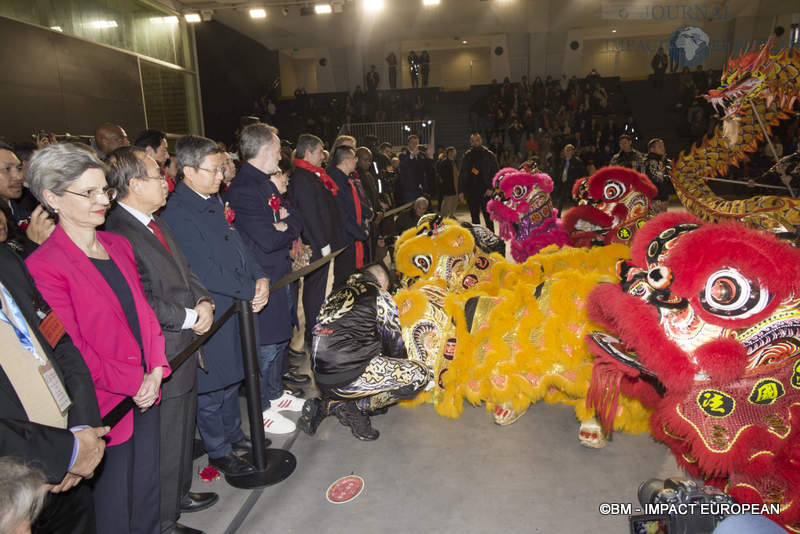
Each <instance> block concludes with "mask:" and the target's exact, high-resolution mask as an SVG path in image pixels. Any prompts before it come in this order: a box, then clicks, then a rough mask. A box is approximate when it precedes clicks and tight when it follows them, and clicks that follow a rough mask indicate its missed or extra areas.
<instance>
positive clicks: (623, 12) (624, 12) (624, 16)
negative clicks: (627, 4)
mask: <svg viewBox="0 0 800 534" xmlns="http://www.w3.org/2000/svg"><path fill="white" fill-rule="evenodd" d="M628 14H629V13H628V10H627V9H625V8H624V7H623V8H622V9H620V10H619V18H621V19H627V18H628Z"/></svg>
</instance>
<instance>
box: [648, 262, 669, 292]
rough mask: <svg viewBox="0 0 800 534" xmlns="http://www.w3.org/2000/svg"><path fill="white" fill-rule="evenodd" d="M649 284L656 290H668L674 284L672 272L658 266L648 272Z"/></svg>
mask: <svg viewBox="0 0 800 534" xmlns="http://www.w3.org/2000/svg"><path fill="white" fill-rule="evenodd" d="M647 283H648V284H650V287H653V288H655V289H666V288H668V287H669V286H670V285H671V284H672V271H670V270H669V268H667V267H665V266H663V265H657V266H655V267H653V268H652V269H650V270H649V271H648V272H647Z"/></svg>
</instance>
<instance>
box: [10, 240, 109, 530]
mask: <svg viewBox="0 0 800 534" xmlns="http://www.w3.org/2000/svg"><path fill="white" fill-rule="evenodd" d="M0 304H2V308H0V347H2V349H0V456H14V457H16V458H19V459H21V460H22V461H23V462H24V463H25V464H27V465H29V466H31V467H37V468H40V469H41V470H42V471H43V472H44V475H45V479H46V481H47V483H48V484H53V486H52V487H51V488H50V493H49V494H48V495H47V497H46V499H45V505H44V509H43V510H42V513H41V515H40V516H39V519H38V520H37V523H36V524H35V527H34V531H35V532H47V533H57V534H58V533H93V532H94V531H95V518H94V505H93V501H92V496H91V492H90V491H89V487H88V486H87V485H86V484H81V482H82V481H83V480H84V479H88V478H91V476H92V474H93V473H94V470H95V468H96V467H97V465H98V464H99V463H100V460H101V459H102V457H103V452H104V451H105V442H104V441H103V440H102V439H101V437H102V436H103V435H105V434H106V433H107V432H108V430H109V428H108V427H102V426H101V424H102V423H101V421H100V410H99V409H98V407H97V397H96V396H95V392H94V384H93V383H92V377H91V375H90V374H89V369H88V368H87V367H86V363H85V362H84V361H83V358H82V357H81V355H80V353H79V352H78V349H77V348H75V345H73V344H72V341H71V340H70V338H69V336H68V335H66V334H64V330H63V327H62V326H61V323H60V321H59V320H58V318H57V317H56V316H55V314H54V313H53V312H52V311H50V308H49V306H48V305H47V303H46V302H45V301H44V299H43V298H42V296H41V295H40V294H39V292H38V291H37V290H36V287H35V286H34V283H33V280H32V279H31V277H30V275H29V274H28V271H27V270H26V269H25V264H24V263H23V262H22V260H21V259H20V258H19V256H17V255H16V254H15V253H14V252H13V251H12V250H11V249H10V248H8V247H7V246H6V245H5V244H2V243H0Z"/></svg>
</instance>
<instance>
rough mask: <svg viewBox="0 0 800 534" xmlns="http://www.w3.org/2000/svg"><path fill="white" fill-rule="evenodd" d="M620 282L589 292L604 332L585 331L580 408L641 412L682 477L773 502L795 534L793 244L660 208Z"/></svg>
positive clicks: (799, 313)
mask: <svg viewBox="0 0 800 534" xmlns="http://www.w3.org/2000/svg"><path fill="white" fill-rule="evenodd" d="M631 257H632V261H623V262H620V264H619V266H618V271H619V274H620V279H621V282H620V283H617V284H601V285H599V286H598V287H597V288H595V289H594V290H593V291H592V292H591V293H590V294H589V297H588V316H589V318H590V319H591V320H592V321H594V322H596V323H597V324H599V325H601V326H602V327H603V328H604V329H605V330H606V331H607V332H611V333H612V334H613V335H609V334H605V333H601V332H595V333H593V334H592V335H590V337H589V338H588V341H589V344H590V350H591V351H592V352H593V353H594V354H595V355H596V356H597V358H596V359H595V363H594V372H593V375H592V385H591V388H590V391H589V395H588V399H589V405H590V406H591V407H593V408H595V409H596V410H597V414H598V418H599V419H600V421H601V424H602V426H603V427H604V428H605V429H608V430H610V429H611V428H612V426H613V425H614V423H613V419H614V416H615V414H616V411H617V410H616V407H615V406H616V404H617V397H616V395H618V394H620V393H622V394H627V395H629V396H631V397H634V398H638V399H640V400H641V401H642V402H643V403H644V404H645V405H646V406H649V407H651V408H653V413H652V416H651V420H650V423H651V428H652V433H653V436H654V437H655V438H656V439H657V440H659V441H662V442H664V443H666V444H667V445H668V446H669V447H670V449H671V450H672V452H673V454H674V455H675V457H676V458H677V461H678V463H679V464H680V465H681V466H682V467H684V468H685V469H686V470H687V471H688V472H689V473H690V474H691V475H692V476H694V477H698V478H704V479H706V480H707V481H708V482H709V483H711V484H714V485H717V486H719V487H720V489H723V490H724V491H725V492H726V493H728V494H730V495H731V496H732V497H733V498H735V499H736V500H738V501H739V502H742V503H755V504H762V503H777V504H780V505H781V513H780V514H779V515H778V516H777V517H772V518H773V519H774V520H776V521H777V522H779V523H780V524H781V525H782V526H784V528H786V529H787V530H789V531H791V532H800V424H799V423H798V421H800V250H798V249H796V248H794V247H792V246H791V245H789V244H788V243H787V242H784V241H781V240H779V239H778V238H777V237H775V236H773V235H771V234H768V233H766V232H760V231H756V230H752V229H748V228H746V227H745V226H743V225H741V224H739V223H734V222H725V223H719V224H703V223H702V221H700V220H699V219H698V218H696V217H694V216H692V215H690V214H688V213H686V212H674V213H665V214H662V215H659V216H658V217H656V218H654V219H653V220H652V221H650V222H649V223H648V224H646V225H645V226H644V227H643V228H641V229H640V230H639V231H638V233H637V235H636V237H635V238H634V241H633V244H632V247H631Z"/></svg>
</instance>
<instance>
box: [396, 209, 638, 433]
mask: <svg viewBox="0 0 800 534" xmlns="http://www.w3.org/2000/svg"><path fill="white" fill-rule="evenodd" d="M627 255H628V247H626V246H624V245H621V244H616V245H612V246H609V247H597V248H594V249H573V248H569V247H565V248H563V249H561V250H558V249H557V248H556V247H550V248H547V249H545V250H543V251H541V252H540V253H539V254H536V255H534V256H531V257H529V258H528V259H527V260H526V261H525V262H524V263H521V264H515V263H510V262H507V261H506V260H505V259H503V257H502V256H500V255H499V254H496V253H487V252H486V251H484V250H482V249H481V248H480V247H478V246H476V242H475V240H474V239H473V236H472V234H471V233H470V231H469V230H467V229H466V228H463V227H461V226H460V225H459V224H458V223H457V222H455V221H452V220H449V219H445V220H441V219H435V218H428V219H427V220H426V219H423V220H421V221H420V223H419V224H418V225H417V227H416V228H411V229H409V230H407V231H406V232H404V233H403V234H402V235H401V236H400V238H399V239H398V242H397V247H396V265H397V270H398V271H399V272H400V273H401V275H402V276H403V279H404V285H405V287H404V288H403V289H401V290H399V291H398V292H397V294H396V296H395V300H396V301H397V304H398V309H399V311H400V323H401V325H402V327H403V337H404V341H405V344H406V347H407V349H408V353H409V357H410V358H414V359H417V360H420V361H424V362H425V363H426V364H427V365H428V367H429V368H430V369H431V370H432V372H433V380H432V382H431V383H430V385H429V388H428V390H427V391H426V392H425V393H424V394H422V395H420V396H419V397H418V398H417V399H415V400H414V401H409V403H408V404H412V405H413V404H418V403H422V402H425V401H431V402H433V404H434V407H435V409H436V411H437V412H438V413H440V414H441V415H444V416H448V417H458V416H459V415H460V413H461V411H462V410H463V401H464V399H466V400H467V401H469V402H471V403H472V404H476V405H477V404H480V403H484V404H485V406H486V409H487V410H488V411H490V412H491V413H492V414H493V416H494V419H495V421H496V422H497V423H499V424H501V425H502V424H509V423H512V422H513V421H515V420H516V419H517V418H518V417H519V416H521V415H522V414H523V413H524V412H525V411H526V410H527V408H528V407H529V406H530V405H531V404H532V403H535V402H537V401H539V400H542V399H544V400H545V401H547V402H562V403H567V404H571V405H573V406H574V407H575V411H576V415H577V417H578V419H579V420H580V421H581V423H582V424H581V429H580V432H579V438H580V439H581V442H582V443H583V444H585V445H588V446H593V447H600V446H603V445H604V444H605V437H604V435H603V433H602V432H601V431H600V428H599V425H597V423H596V421H594V418H593V415H594V414H593V412H592V411H591V410H590V409H587V408H586V403H585V398H586V393H587V390H588V386H589V380H590V376H591V369H592V364H591V357H590V354H589V352H588V351H587V349H586V344H585V342H584V341H583V338H584V336H585V335H586V334H587V333H588V332H590V331H591V330H592V329H593V328H595V326H593V325H592V324H591V323H590V322H589V321H588V320H587V318H586V309H585V299H586V295H587V294H588V293H589V291H590V290H591V289H592V288H593V287H594V286H595V285H597V284H598V283H599V282H603V281H607V282H610V281H615V280H616V275H615V270H614V269H615V265H616V262H617V260H618V259H619V258H621V257H627ZM615 415H616V416H617V417H616V418H615V428H617V429H619V430H626V431H631V432H644V431H646V430H647V428H648V426H647V420H648V416H649V411H648V410H646V409H645V408H644V407H643V406H642V405H641V404H640V403H639V401H636V400H632V399H628V398H626V397H622V399H621V401H620V403H619V405H618V406H617V413H616V414H615Z"/></svg>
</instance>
